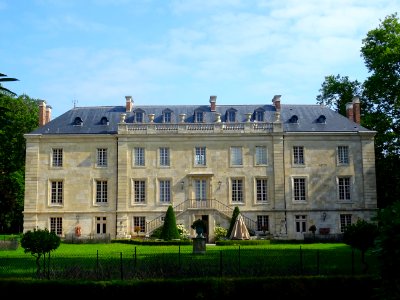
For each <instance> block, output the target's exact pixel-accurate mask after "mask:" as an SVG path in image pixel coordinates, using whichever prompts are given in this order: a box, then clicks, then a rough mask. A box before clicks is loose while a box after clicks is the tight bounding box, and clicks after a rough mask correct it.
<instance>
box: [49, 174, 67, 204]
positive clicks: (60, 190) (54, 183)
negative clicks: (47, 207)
mask: <svg viewBox="0 0 400 300" xmlns="http://www.w3.org/2000/svg"><path fill="white" fill-rule="evenodd" d="M63 199H64V181H63V180H50V204H51V205H62V204H63V202H64V200H63Z"/></svg>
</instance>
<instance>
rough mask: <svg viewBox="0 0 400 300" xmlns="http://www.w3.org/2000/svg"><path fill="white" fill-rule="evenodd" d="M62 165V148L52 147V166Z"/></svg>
mask: <svg viewBox="0 0 400 300" xmlns="http://www.w3.org/2000/svg"><path fill="white" fill-rule="evenodd" d="M62 165H63V149H61V148H54V149H53V156H52V166H53V167H62Z"/></svg>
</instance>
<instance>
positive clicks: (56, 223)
mask: <svg viewBox="0 0 400 300" xmlns="http://www.w3.org/2000/svg"><path fill="white" fill-rule="evenodd" d="M50 232H54V233H55V234H57V235H62V218H60V217H58V218H50Z"/></svg>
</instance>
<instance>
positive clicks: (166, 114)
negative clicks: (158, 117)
mask: <svg viewBox="0 0 400 300" xmlns="http://www.w3.org/2000/svg"><path fill="white" fill-rule="evenodd" d="M171 122H172V112H170V111H165V112H164V113H163V123H171Z"/></svg>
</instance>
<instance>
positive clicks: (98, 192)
mask: <svg viewBox="0 0 400 300" xmlns="http://www.w3.org/2000/svg"><path fill="white" fill-rule="evenodd" d="M95 202H96V204H104V203H108V181H107V180H105V179H96V180H95Z"/></svg>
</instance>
